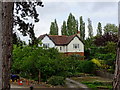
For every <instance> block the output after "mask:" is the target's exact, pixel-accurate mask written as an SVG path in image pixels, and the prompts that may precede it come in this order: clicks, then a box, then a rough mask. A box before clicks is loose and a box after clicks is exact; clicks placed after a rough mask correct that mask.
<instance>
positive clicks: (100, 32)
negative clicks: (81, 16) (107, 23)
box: [97, 22, 102, 36]
mask: <svg viewBox="0 0 120 90" xmlns="http://www.w3.org/2000/svg"><path fill="white" fill-rule="evenodd" d="M101 35H102V25H101V23H100V22H99V23H98V27H97V36H101Z"/></svg>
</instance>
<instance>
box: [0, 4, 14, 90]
mask: <svg viewBox="0 0 120 90" xmlns="http://www.w3.org/2000/svg"><path fill="white" fill-rule="evenodd" d="M13 5H14V3H13V2H0V13H1V14H0V21H1V23H0V26H1V29H0V33H1V35H0V44H1V45H0V72H1V74H0V89H2V90H10V67H11V57H12V29H13V8H14V7H13Z"/></svg>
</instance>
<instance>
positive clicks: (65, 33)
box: [61, 21, 67, 35]
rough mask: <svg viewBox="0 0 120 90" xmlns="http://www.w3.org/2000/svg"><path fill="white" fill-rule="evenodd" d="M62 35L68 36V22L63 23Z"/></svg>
mask: <svg viewBox="0 0 120 90" xmlns="http://www.w3.org/2000/svg"><path fill="white" fill-rule="evenodd" d="M61 34H62V35H67V26H66V21H63V25H62V27H61Z"/></svg>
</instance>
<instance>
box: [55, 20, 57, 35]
mask: <svg viewBox="0 0 120 90" xmlns="http://www.w3.org/2000/svg"><path fill="white" fill-rule="evenodd" d="M55 32H56V35H58V25H57V20H56V19H55Z"/></svg>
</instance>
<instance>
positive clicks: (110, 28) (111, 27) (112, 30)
mask: <svg viewBox="0 0 120 90" xmlns="http://www.w3.org/2000/svg"><path fill="white" fill-rule="evenodd" d="M104 33H105V34H106V33H109V34H116V35H117V33H118V27H117V26H116V25H115V24H107V25H106V26H104Z"/></svg>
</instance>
